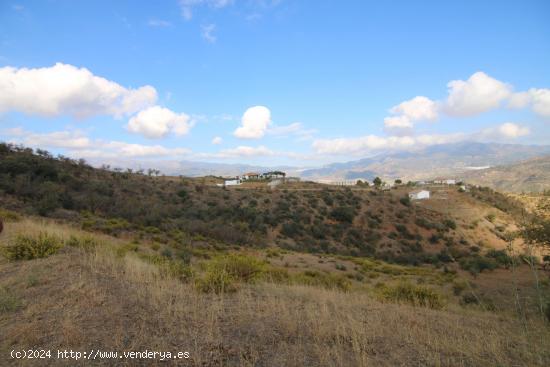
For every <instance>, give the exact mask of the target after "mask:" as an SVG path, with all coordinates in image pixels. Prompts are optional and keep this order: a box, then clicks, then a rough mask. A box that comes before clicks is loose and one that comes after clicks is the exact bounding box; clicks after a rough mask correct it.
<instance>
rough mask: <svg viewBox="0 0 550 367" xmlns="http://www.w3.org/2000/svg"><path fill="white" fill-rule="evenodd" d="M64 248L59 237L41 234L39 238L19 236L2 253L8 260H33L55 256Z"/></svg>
mask: <svg viewBox="0 0 550 367" xmlns="http://www.w3.org/2000/svg"><path fill="white" fill-rule="evenodd" d="M62 247H63V242H62V241H61V240H60V239H59V238H58V237H56V236H53V235H50V234H48V233H44V232H41V233H40V234H39V235H38V236H29V235H22V234H20V235H18V236H17V237H15V240H14V243H13V244H11V245H8V246H5V247H3V248H2V252H3V255H4V256H5V257H6V258H7V259H8V260H12V261H13V260H32V259H38V258H44V257H48V256H50V255H53V254H55V253H57V251H59V249H60V248H62Z"/></svg>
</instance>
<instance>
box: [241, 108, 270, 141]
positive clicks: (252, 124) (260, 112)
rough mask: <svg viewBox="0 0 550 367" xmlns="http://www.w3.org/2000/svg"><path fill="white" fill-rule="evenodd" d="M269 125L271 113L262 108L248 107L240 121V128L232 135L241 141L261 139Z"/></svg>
mask: <svg viewBox="0 0 550 367" xmlns="http://www.w3.org/2000/svg"><path fill="white" fill-rule="evenodd" d="M270 123H271V111H269V109H268V108H267V107H264V106H255V107H250V108H249V109H247V110H246V111H245V113H244V114H243V117H242V119H241V126H240V127H239V128H237V130H235V132H234V133H233V135H235V136H236V137H237V138H241V139H259V138H261V137H263V136H264V135H265V133H266V131H267V128H268V126H269V124H270Z"/></svg>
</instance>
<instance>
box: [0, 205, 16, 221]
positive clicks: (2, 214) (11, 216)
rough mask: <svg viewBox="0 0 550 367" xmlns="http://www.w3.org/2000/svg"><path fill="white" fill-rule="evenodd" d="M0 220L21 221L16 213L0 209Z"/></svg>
mask: <svg viewBox="0 0 550 367" xmlns="http://www.w3.org/2000/svg"><path fill="white" fill-rule="evenodd" d="M0 219H3V220H4V221H6V222H17V221H19V220H20V219H21V216H20V215H19V214H17V213H16V212H12V211H10V210H5V209H1V208H0Z"/></svg>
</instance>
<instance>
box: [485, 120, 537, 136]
mask: <svg viewBox="0 0 550 367" xmlns="http://www.w3.org/2000/svg"><path fill="white" fill-rule="evenodd" d="M530 133H531V131H530V130H529V128H528V127H527V126H521V125H518V124H515V123H513V122H506V123H504V124H502V125H499V126H496V127H490V128H487V129H483V130H482V131H480V132H479V133H478V134H477V135H476V137H478V138H479V139H482V140H487V139H491V140H495V139H497V140H498V139H503V140H510V139H516V138H519V137H522V136H526V135H529V134H530Z"/></svg>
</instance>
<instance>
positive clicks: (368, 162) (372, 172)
mask: <svg viewBox="0 0 550 367" xmlns="http://www.w3.org/2000/svg"><path fill="white" fill-rule="evenodd" d="M546 154H550V146H548V145H546V146H537V145H517V144H494V143H472V142H463V143H456V144H444V145H434V146H431V147H427V148H424V149H421V150H417V151H411V152H400V153H390V154H380V155H377V156H374V157H370V158H365V159H360V160H357V161H351V162H346V163H334V164H329V165H327V166H324V167H320V168H314V169H307V170H304V171H302V172H301V173H300V175H301V176H302V177H303V178H304V179H354V178H365V179H367V180H372V179H373V178H374V177H376V176H380V177H383V178H385V179H395V178H401V179H403V180H419V179H431V178H436V177H438V176H445V177H454V178H461V177H462V176H463V175H465V173H467V172H470V171H475V170H476V169H481V168H487V167H493V166H497V165H498V166H500V165H505V164H512V163H516V162H519V161H521V160H525V159H529V158H533V157H538V156H543V155H546Z"/></svg>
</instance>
